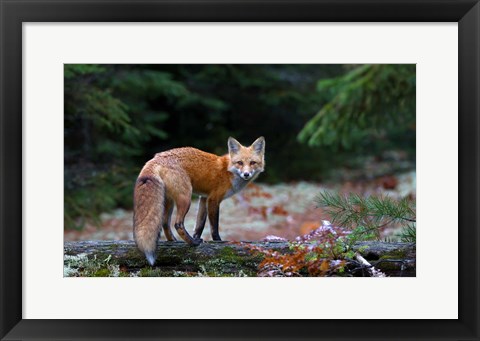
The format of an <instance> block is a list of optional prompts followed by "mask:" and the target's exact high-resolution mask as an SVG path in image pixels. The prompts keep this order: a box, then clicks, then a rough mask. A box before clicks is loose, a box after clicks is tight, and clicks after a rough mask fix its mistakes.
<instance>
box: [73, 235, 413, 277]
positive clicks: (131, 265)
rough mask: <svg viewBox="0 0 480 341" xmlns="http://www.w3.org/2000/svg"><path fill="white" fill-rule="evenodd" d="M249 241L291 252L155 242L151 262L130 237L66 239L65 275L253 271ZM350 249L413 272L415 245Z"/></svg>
mask: <svg viewBox="0 0 480 341" xmlns="http://www.w3.org/2000/svg"><path fill="white" fill-rule="evenodd" d="M248 246H255V247H261V248H262V249H270V250H275V251H278V252H282V253H287V252H291V248H290V244H289V243H288V242H235V243H230V242H214V241H211V242H204V243H202V244H201V245H199V246H197V247H191V246H189V245H187V244H186V243H184V242H181V241H177V242H159V243H158V249H157V259H156V263H155V266H154V267H151V266H149V265H148V264H147V262H146V260H145V257H144V255H143V254H142V253H141V252H140V251H138V249H137V248H136V246H135V243H134V242H133V241H104V240H93V241H77V242H65V244H64V276H101V277H103V276H120V277H122V276H125V277H128V276H155V277H165V276H167V277H170V276H176V277H179V276H248V277H250V276H256V274H257V271H258V265H259V264H260V262H261V261H262V259H263V256H262V255H261V254H259V253H255V252H252V251H251V248H250V247H248ZM353 250H354V251H356V252H358V253H359V254H361V255H362V256H363V257H364V258H365V259H366V260H368V261H369V262H370V264H372V265H373V266H375V267H376V268H378V269H380V270H381V271H383V272H385V273H386V274H387V275H388V276H415V244H412V243H384V242H359V243H356V244H355V245H354V246H353ZM357 270H358V269H357Z"/></svg>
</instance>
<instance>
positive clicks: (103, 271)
mask: <svg viewBox="0 0 480 341" xmlns="http://www.w3.org/2000/svg"><path fill="white" fill-rule="evenodd" d="M109 276H110V270H108V269H99V270H97V271H95V272H94V273H93V276H92V277H109Z"/></svg>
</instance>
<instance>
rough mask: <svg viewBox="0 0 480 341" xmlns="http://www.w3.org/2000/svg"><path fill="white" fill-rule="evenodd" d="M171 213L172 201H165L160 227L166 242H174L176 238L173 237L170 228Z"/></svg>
mask: <svg viewBox="0 0 480 341" xmlns="http://www.w3.org/2000/svg"><path fill="white" fill-rule="evenodd" d="M172 212H173V201H172V200H169V199H167V200H165V209H164V211H163V218H162V227H163V232H164V233H165V237H166V238H167V240H168V241H176V240H177V238H175V236H174V235H173V232H172V229H171V228H170V221H171V219H172Z"/></svg>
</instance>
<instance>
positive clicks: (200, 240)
mask: <svg viewBox="0 0 480 341" xmlns="http://www.w3.org/2000/svg"><path fill="white" fill-rule="evenodd" d="M202 243H203V239H202V238H193V243H192V246H198V245H200V244H202Z"/></svg>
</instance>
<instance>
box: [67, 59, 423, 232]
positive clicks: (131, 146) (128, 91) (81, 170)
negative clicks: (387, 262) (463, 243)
mask: <svg viewBox="0 0 480 341" xmlns="http://www.w3.org/2000/svg"><path fill="white" fill-rule="evenodd" d="M64 81H65V83H64V88H65V94H64V95H65V96H64V101H65V102H64V105H65V116H64V117H65V121H64V147H65V149H64V158H65V163H64V166H65V167H64V186H65V207H64V208H65V210H64V221H65V230H66V235H69V236H70V237H69V238H70V239H79V238H80V239H81V237H79V236H80V235H81V233H82V231H83V232H85V231H86V230H88V229H89V228H90V229H91V230H95V229H97V230H98V229H99V227H103V228H105V229H106V230H108V225H109V224H110V225H111V224H112V222H114V221H117V222H118V221H123V223H122V224H120V225H122V226H123V227H122V229H123V230H125V229H127V230H128V231H129V233H130V229H131V217H130V214H131V209H132V199H133V195H132V189H133V184H134V182H135V179H136V176H137V175H138V173H139V171H140V169H141V168H142V166H143V164H144V163H145V162H146V161H148V160H149V159H150V158H151V157H152V156H153V155H154V154H155V153H157V152H160V151H163V150H167V149H170V148H174V147H181V146H193V147H196V148H199V149H202V150H205V151H208V152H212V153H215V154H218V155H222V154H225V153H226V152H227V146H226V141H227V138H228V137H229V136H233V137H235V138H236V139H237V140H239V141H240V142H241V143H243V144H250V143H251V142H253V141H254V139H256V138H257V137H259V136H265V139H266V145H267V148H266V163H267V167H266V171H265V172H264V173H263V174H262V175H261V176H260V177H259V179H258V180H257V181H258V182H259V183H261V184H264V187H259V188H253V189H252V190H251V192H250V196H253V197H257V199H258V198H262V200H263V202H262V203H255V204H250V206H249V207H247V209H246V211H245V212H247V213H248V214H249V215H255V214H256V215H257V218H258V219H260V218H261V219H260V220H262V219H263V220H266V219H267V218H268V216H269V215H278V216H282V217H283V218H284V220H285V221H288V222H289V224H290V225H292V224H293V223H292V219H293V218H292V219H290V221H289V220H288V219H287V218H288V217H289V216H290V206H289V207H287V203H290V205H292V201H293V204H295V203H298V202H299V199H302V198H303V199H306V200H308V201H309V202H312V204H313V203H314V202H313V200H312V199H313V198H314V197H316V196H317V195H318V194H319V189H320V188H324V187H325V188H336V189H337V190H339V191H342V192H352V191H353V192H360V193H361V194H366V195H368V194H372V193H376V192H381V193H384V192H385V191H387V192H388V191H389V190H393V191H396V192H394V193H393V194H394V196H396V197H398V198H403V197H407V196H409V197H411V198H413V199H414V197H415V176H414V174H415V173H414V172H415V157H416V154H415V134H416V130H415V101H416V98H415V92H416V90H415V86H416V72H415V65H411V64H402V65H399V64H395V65H394V64H383V65H334V64H328V65H300V64H295V65H264V64H262V65H253V64H247V65H174V64H169V65H163V64H162V65H144V64H141V65H93V64H66V65H65V69H64ZM199 167H201V165H199ZM405 174H407V175H409V176H407V177H405ZM412 174H413V175H412ZM405 181H407V182H408V186H409V187H408V189H407V190H406V191H405V190H400V189H399V187H400V186H403V185H404V184H403V182H405ZM309 184H313V185H312V186H310V185H309ZM302 189H304V191H303V192H302ZM252 191H253V192H252ZM285 193H288V194H287V196H286V197H284V196H283V195H284V194H285ZM279 196H282V200H283V201H282V202H281V203H279V202H276V201H275V200H274V199H275V198H278V197H279ZM244 199H245V197H244ZM222 205H223V204H222ZM304 208H305V207H304ZM191 211H195V210H194V209H191ZM112 212H117V214H116V215H115V214H114V213H112ZM118 212H120V213H118ZM297 213H298V214H301V215H302V214H303V215H305V214H304V213H305V212H301V210H300V211H298V212H297ZM222 214H223V211H222ZM221 216H222V215H221ZM257 218H255V219H253V220H251V221H255V220H257ZM320 218H323V216H322V215H317V216H315V217H308V219H307V220H304V221H302V222H300V223H299V224H296V225H298V229H297V230H295V231H293V232H291V233H290V234H289V233H284V234H283V236H286V237H293V236H294V235H298V234H299V233H300V232H302V233H304V232H306V231H308V229H309V228H311V229H313V228H314V227H315V226H318V224H317V223H318V220H319V219H320ZM293 220H295V219H293ZM251 221H250V222H251ZM237 222H238V219H237ZM309 224H310V225H312V226H310V225H309ZM117 225H118V224H117ZM251 225H252V224H251ZM253 225H254V224H253ZM267 225H271V226H273V225H275V226H276V229H277V230H278V231H277V232H279V231H281V230H285V225H281V226H280V225H278V224H277V222H268V224H267ZM314 225H315V226H314ZM128 226H130V227H128ZM221 226H222V225H221ZM187 228H188V226H187ZM191 228H193V226H191ZM270 232H271V231H270ZM263 234H267V231H264V233H263ZM276 234H280V235H281V234H282V233H276ZM122 236H124V237H122ZM245 236H246V237H248V234H246V235H240V236H239V238H242V237H243V238H245ZM90 237H91V236H90ZM254 237H257V236H256V235H255V236H254ZM86 238H87V237H86ZM106 238H114V239H122V238H126V239H129V236H128V235H122V233H118V231H116V232H115V235H113V236H112V235H111V236H106ZM250 238H253V237H252V236H250Z"/></svg>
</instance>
